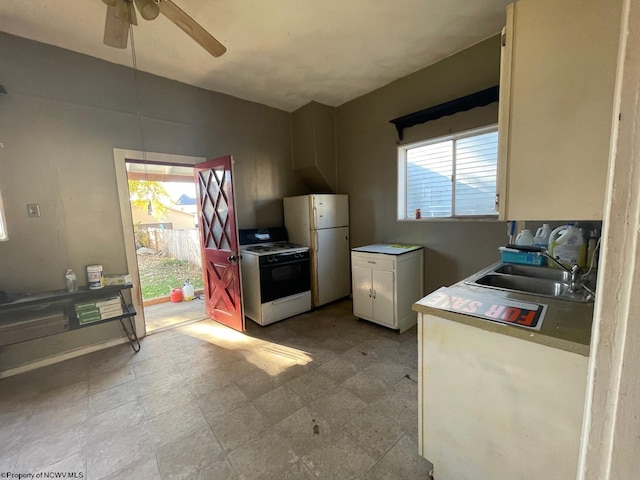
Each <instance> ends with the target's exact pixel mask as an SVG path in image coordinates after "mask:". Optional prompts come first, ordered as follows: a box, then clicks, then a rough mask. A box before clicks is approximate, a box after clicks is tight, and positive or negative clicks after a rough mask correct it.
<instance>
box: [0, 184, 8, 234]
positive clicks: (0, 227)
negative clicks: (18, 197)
mask: <svg viewBox="0 0 640 480" xmlns="http://www.w3.org/2000/svg"><path fill="white" fill-rule="evenodd" d="M5 240H9V237H8V236H7V223H6V221H5V219H4V208H3V207H2V194H0V242H3V241H5Z"/></svg>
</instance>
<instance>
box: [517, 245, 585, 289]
mask: <svg viewBox="0 0 640 480" xmlns="http://www.w3.org/2000/svg"><path fill="white" fill-rule="evenodd" d="M508 248H513V249H515V250H520V251H521V252H529V253H536V254H538V255H542V256H543V257H545V258H548V259H549V260H551V261H552V262H553V263H555V264H556V265H557V266H558V267H560V268H561V269H562V270H564V271H565V272H568V273H569V274H570V275H571V282H570V283H569V291H570V292H572V293H575V292H578V291H580V289H583V290H585V291H586V292H587V293H588V294H589V296H591V297H595V296H596V292H594V291H593V290H591V289H590V288H589V287H587V286H586V285H585V284H584V282H583V278H584V277H585V275H582V269H581V268H580V266H579V265H572V266H571V267H567V266H566V265H564V264H563V263H562V262H560V261H559V260H557V259H556V258H554V257H553V256H552V255H550V254H549V252H548V251H547V249H546V248H544V247H528V246H519V245H508ZM587 273H588V272H587Z"/></svg>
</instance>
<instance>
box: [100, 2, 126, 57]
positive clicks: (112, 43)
mask: <svg viewBox="0 0 640 480" xmlns="http://www.w3.org/2000/svg"><path fill="white" fill-rule="evenodd" d="M117 10H118V7H117V6H113V7H107V19H106V20H105V23H104V40H103V43H104V44H105V45H108V46H109V47H115V48H127V41H128V40H129V22H128V21H127V20H122V19H120V18H118V16H117Z"/></svg>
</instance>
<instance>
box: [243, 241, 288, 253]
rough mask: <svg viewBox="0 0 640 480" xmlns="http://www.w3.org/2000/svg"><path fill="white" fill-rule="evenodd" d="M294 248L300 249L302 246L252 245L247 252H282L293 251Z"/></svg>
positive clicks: (284, 244)
mask: <svg viewBox="0 0 640 480" xmlns="http://www.w3.org/2000/svg"><path fill="white" fill-rule="evenodd" d="M292 248H300V245H292V244H291V243H271V244H265V245H251V246H249V247H246V250H247V252H258V253H262V252H277V251H281V250H291V249H292Z"/></svg>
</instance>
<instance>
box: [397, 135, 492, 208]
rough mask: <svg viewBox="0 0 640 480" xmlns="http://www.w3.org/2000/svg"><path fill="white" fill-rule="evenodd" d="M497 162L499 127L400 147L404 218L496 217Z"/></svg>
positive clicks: (399, 174) (400, 179)
mask: <svg viewBox="0 0 640 480" xmlns="http://www.w3.org/2000/svg"><path fill="white" fill-rule="evenodd" d="M497 163H498V126H497V125H492V126H491V127H486V128H481V129H476V130H470V131H467V132H462V133H458V134H455V135H449V136H446V137H440V138H436V139H432V140H428V141H424V142H418V143H412V144H409V145H402V146H400V147H398V220H407V219H415V218H454V217H490V216H496V211H495V196H496V168H497ZM418 210H419V214H418Z"/></svg>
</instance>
